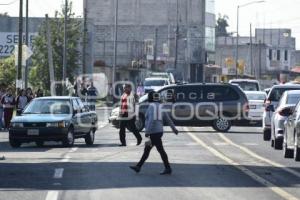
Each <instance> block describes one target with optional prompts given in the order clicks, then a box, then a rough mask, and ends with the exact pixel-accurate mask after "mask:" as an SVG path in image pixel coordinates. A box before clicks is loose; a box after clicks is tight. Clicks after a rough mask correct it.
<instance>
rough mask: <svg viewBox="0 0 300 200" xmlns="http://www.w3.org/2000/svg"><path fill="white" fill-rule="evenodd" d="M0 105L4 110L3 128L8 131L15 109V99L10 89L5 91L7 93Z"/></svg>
mask: <svg viewBox="0 0 300 200" xmlns="http://www.w3.org/2000/svg"><path fill="white" fill-rule="evenodd" d="M1 103H2V105H3V110H4V123H5V128H6V129H8V128H9V125H10V121H11V119H12V116H13V112H14V107H15V97H14V96H13V93H12V89H7V93H6V94H5V95H4V96H3V97H2V99H1Z"/></svg>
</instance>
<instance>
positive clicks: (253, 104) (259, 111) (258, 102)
mask: <svg viewBox="0 0 300 200" xmlns="http://www.w3.org/2000/svg"><path fill="white" fill-rule="evenodd" d="M245 94H246V96H247V98H248V101H249V114H248V117H249V118H250V120H251V122H252V123H253V124H258V125H259V126H261V125H262V116H263V113H264V102H265V99H266V98H267V94H266V93H265V92H262V91H245Z"/></svg>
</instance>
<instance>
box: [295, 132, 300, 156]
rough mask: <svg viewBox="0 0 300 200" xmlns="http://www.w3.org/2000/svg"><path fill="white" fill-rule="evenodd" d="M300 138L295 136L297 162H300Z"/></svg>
mask: <svg viewBox="0 0 300 200" xmlns="http://www.w3.org/2000/svg"><path fill="white" fill-rule="evenodd" d="M297 140H298V138H297V134H295V145H294V159H295V161H300V148H299V147H298V141H297Z"/></svg>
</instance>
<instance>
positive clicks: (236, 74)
mask: <svg viewBox="0 0 300 200" xmlns="http://www.w3.org/2000/svg"><path fill="white" fill-rule="evenodd" d="M239 16H240V6H238V7H237V18H236V19H237V21H236V34H237V35H236V57H235V70H236V71H235V78H238V77H239V72H238V69H239V39H240V34H239V20H240V18H239Z"/></svg>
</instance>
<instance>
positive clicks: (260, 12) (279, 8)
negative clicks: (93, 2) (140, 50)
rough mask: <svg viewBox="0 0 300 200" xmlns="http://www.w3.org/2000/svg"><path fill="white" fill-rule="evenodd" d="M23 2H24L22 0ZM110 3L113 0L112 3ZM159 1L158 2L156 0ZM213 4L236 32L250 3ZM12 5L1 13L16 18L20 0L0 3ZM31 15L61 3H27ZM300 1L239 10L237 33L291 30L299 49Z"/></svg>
mask: <svg viewBox="0 0 300 200" xmlns="http://www.w3.org/2000/svg"><path fill="white" fill-rule="evenodd" d="M24 1H25V0H24ZM111 1H112V0H111ZM158 1H160V0H158ZM211 1H215V2H216V14H217V15H218V13H221V14H226V15H228V16H229V23H230V27H229V31H231V32H236V9H237V6H238V5H242V4H245V3H248V2H251V1H252V0H211ZM10 2H15V3H14V4H12V5H10V6H4V5H0V12H1V13H3V12H8V13H9V14H10V15H11V16H17V15H18V9H19V0H0V4H2V3H10ZM29 2H30V16H34V17H37V16H44V15H45V14H46V13H48V14H49V15H50V16H53V14H54V11H55V10H57V9H60V7H61V4H62V3H63V2H64V0H29ZM73 5H74V11H75V12H76V14H77V15H78V16H79V15H80V16H82V6H83V0H73ZM299 9H300V0H266V2H265V3H260V4H253V5H249V6H247V7H243V8H241V9H240V34H241V35H250V30H249V29H250V28H249V26H250V23H252V24H253V30H254V29H255V28H256V27H257V28H264V27H265V28H291V29H292V35H293V36H294V37H296V38H298V40H297V48H298V49H300V15H299V14H298V13H299Z"/></svg>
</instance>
